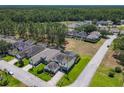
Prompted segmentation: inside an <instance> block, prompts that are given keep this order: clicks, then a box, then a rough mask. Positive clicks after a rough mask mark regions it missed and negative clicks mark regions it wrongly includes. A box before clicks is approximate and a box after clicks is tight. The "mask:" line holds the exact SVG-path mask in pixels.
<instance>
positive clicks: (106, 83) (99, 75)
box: [90, 48, 123, 87]
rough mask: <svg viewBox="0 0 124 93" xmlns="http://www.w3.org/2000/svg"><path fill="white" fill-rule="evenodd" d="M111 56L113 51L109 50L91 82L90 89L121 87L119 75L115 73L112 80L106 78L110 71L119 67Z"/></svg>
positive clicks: (121, 80) (120, 75) (121, 82)
mask: <svg viewBox="0 0 124 93" xmlns="http://www.w3.org/2000/svg"><path fill="white" fill-rule="evenodd" d="M112 54H113V51H112V49H111V48H110V49H109V51H108V52H107V54H106V56H105V57H104V59H103V62H102V64H101V65H100V67H99V68H98V70H97V71H96V74H95V75H94V77H93V79H92V81H91V84H90V86H91V87H120V86H122V85H123V79H122V74H121V73H116V74H115V76H114V77H113V78H111V77H109V76H108V73H109V72H110V70H111V69H113V68H115V67H116V66H120V65H119V64H117V62H116V59H114V58H113V57H112Z"/></svg>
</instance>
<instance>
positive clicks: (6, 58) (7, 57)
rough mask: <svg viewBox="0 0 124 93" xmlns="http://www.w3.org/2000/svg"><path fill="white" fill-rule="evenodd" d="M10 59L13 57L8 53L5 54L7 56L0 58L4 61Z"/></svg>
mask: <svg viewBox="0 0 124 93" xmlns="http://www.w3.org/2000/svg"><path fill="white" fill-rule="evenodd" d="M12 59H14V57H13V56H9V55H7V56H5V57H3V58H2V60H5V61H7V62H8V61H11V60H12Z"/></svg>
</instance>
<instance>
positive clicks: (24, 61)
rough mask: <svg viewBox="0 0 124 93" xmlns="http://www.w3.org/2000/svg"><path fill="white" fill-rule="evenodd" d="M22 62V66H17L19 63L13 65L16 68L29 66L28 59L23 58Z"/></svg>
mask: <svg viewBox="0 0 124 93" xmlns="http://www.w3.org/2000/svg"><path fill="white" fill-rule="evenodd" d="M22 61H23V63H24V64H23V65H21V64H19V62H16V63H15V64H14V65H16V66H17V67H24V66H26V65H28V64H29V59H26V58H24V59H23V60H22Z"/></svg>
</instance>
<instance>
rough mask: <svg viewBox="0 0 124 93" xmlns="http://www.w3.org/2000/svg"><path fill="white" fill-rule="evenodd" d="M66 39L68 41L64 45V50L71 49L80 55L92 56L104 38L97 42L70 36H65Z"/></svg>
mask: <svg viewBox="0 0 124 93" xmlns="http://www.w3.org/2000/svg"><path fill="white" fill-rule="evenodd" d="M66 40H67V42H68V43H69V44H67V45H66V46H65V47H66V50H72V51H74V52H76V53H77V54H79V55H80V56H85V55H89V56H91V57H92V56H94V54H95V53H96V52H97V50H98V49H99V48H100V46H101V45H102V44H103V43H104V41H105V39H101V40H100V41H98V42H97V43H90V42H84V41H80V40H75V39H71V38H66Z"/></svg>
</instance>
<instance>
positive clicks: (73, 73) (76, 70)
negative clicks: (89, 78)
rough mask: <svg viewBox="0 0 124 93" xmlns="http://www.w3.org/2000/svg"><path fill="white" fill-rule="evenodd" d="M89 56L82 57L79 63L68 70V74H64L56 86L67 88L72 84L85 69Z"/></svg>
mask: <svg viewBox="0 0 124 93" xmlns="http://www.w3.org/2000/svg"><path fill="white" fill-rule="evenodd" d="M90 59H91V57H90V56H84V57H82V58H81V59H80V61H79V62H78V63H77V64H76V65H75V66H74V67H73V68H72V69H71V70H70V72H69V73H68V75H67V74H65V75H64V76H63V77H62V78H61V79H60V80H59V82H58V83H57V86H67V85H69V84H71V83H73V82H74V81H75V80H76V79H77V77H78V76H79V75H80V73H81V72H82V70H83V69H84V68H85V66H86V65H87V64H88V62H89V61H90Z"/></svg>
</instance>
